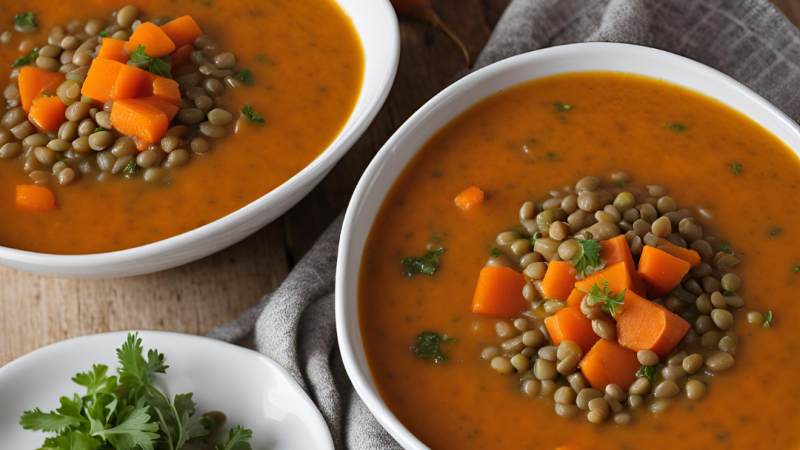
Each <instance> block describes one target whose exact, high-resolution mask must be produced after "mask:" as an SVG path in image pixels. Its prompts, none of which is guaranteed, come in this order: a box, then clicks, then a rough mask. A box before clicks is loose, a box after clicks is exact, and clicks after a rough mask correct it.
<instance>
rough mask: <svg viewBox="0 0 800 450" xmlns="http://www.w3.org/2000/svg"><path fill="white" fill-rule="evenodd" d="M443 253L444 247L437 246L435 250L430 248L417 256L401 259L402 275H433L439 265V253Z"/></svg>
mask: <svg viewBox="0 0 800 450" xmlns="http://www.w3.org/2000/svg"><path fill="white" fill-rule="evenodd" d="M442 253H444V247H439V248H438V249H436V250H431V251H429V252H427V253H425V254H424V255H422V256H421V257H419V258H406V259H404V260H403V275H405V276H408V277H410V276H411V275H414V274H418V273H424V274H426V275H433V273H434V272H435V271H436V268H437V267H439V255H441V254H442Z"/></svg>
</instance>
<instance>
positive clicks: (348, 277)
mask: <svg viewBox="0 0 800 450" xmlns="http://www.w3.org/2000/svg"><path fill="white" fill-rule="evenodd" d="M548 64H549V66H548ZM648 64H649V66H648ZM551 66H557V67H556V68H555V69H554V68H553V67H551ZM584 71H608V72H623V73H634V74H641V75H645V76H649V77H651V78H657V79H663V80H665V81H667V82H670V83H673V84H676V85H679V86H684V87H686V88H688V89H690V90H694V91H697V92H701V93H703V94H705V95H707V96H709V97H712V98H715V99H717V100H718V101H721V102H722V103H725V104H726V105H728V106H730V107H732V108H734V109H736V110H739V111H741V112H743V113H745V114H746V115H748V116H749V117H750V118H751V119H752V120H755V121H756V122H758V123H760V124H761V125H762V126H764V127H765V128H767V129H768V130H769V131H770V132H772V133H773V134H775V135H776V136H777V137H778V138H780V139H781V140H783V142H784V143H786V144H787V145H789V146H790V147H792V148H793V149H794V150H795V152H799V153H800V127H798V125H797V124H796V123H795V122H794V121H792V120H791V119H790V118H789V117H787V116H786V115H785V114H784V113H782V112H781V111H779V110H778V109H777V108H775V107H774V106H773V105H772V104H770V103H769V102H767V101H766V100H764V99H763V98H762V97H760V96H759V95H758V94H756V93H754V92H753V91H751V90H750V89H748V88H747V87H745V86H744V85H742V84H741V83H739V82H738V81H736V80H734V79H733V78H731V77H729V76H727V75H725V74H723V73H721V72H719V71H717V70H715V69H712V68H710V67H708V66H705V65H703V64H700V63H698V62H695V61H693V60H690V59H688V58H685V57H682V56H679V55H675V54H672V53H668V52H665V51H661V50H656V49H653V48H649V47H641V46H635V45H630V44H618V43H581V44H571V45H564V46H559V47H552V48H547V49H543V50H538V51H534V52H530V53H525V54H521V55H517V56H513V57H511V58H508V59H505V60H503V61H500V62H497V63H495V64H492V65H490V66H487V67H485V68H483V69H480V70H478V71H476V72H474V73H472V74H470V75H468V76H466V77H464V78H463V79H461V80H459V81H457V82H456V83H454V84H452V85H451V86H449V87H448V88H447V89H445V90H444V91H442V92H440V93H439V94H438V95H436V96H435V97H434V98H433V99H431V100H430V101H428V102H427V103H426V104H425V105H424V106H423V107H422V108H420V109H419V110H418V111H417V112H416V113H414V115H412V116H411V118H409V119H408V120H407V121H406V122H405V123H404V124H403V125H402V126H401V127H400V128H399V129H398V130H397V132H395V134H394V135H393V136H392V137H391V138H390V139H389V140H388V141H387V142H386V144H385V145H384V146H383V148H381V150H380V151H379V152H378V154H377V155H376V156H375V158H374V159H373V160H372V162H371V163H370V165H369V166H368V167H367V170H366V171H365V172H364V175H363V176H362V178H361V180H360V181H359V183H358V186H357V187H356V190H355V192H354V194H353V197H352V199H351V201H350V205H349V207H348V210H347V214H346V215H345V219H344V225H343V227H342V234H341V240H340V242H339V254H338V260H337V273H336V329H337V334H338V340H339V348H340V350H341V354H342V359H343V360H344V365H345V368H346V369H347V373H348V375H349V376H350V379H351V380H352V382H353V386H354V387H355V389H356V392H357V393H358V395H359V396H360V397H361V399H362V400H363V401H364V403H365V404H366V405H367V407H368V408H369V410H370V411H372V413H373V414H374V415H375V417H376V418H377V420H378V421H379V422H380V423H381V424H382V425H383V427H384V428H386V430H387V431H388V432H389V433H390V434H391V435H392V436H393V437H394V438H395V439H396V440H397V441H398V442H399V443H400V444H401V445H402V446H403V447H404V448H409V449H426V448H428V447H427V446H425V444H423V443H422V442H421V441H420V440H419V439H417V437H416V436H414V435H413V434H412V433H411V432H410V431H409V430H408V429H407V428H406V427H405V426H403V424H402V423H400V421H399V420H398V419H397V417H395V415H394V414H393V413H392V412H391V411H390V410H389V408H388V406H387V405H386V403H384V401H383V399H382V398H381V396H380V394H379V393H378V391H377V389H376V387H375V384H374V381H373V379H372V376H371V374H370V370H369V366H368V365H367V362H366V356H365V353H364V348H363V344H362V340H361V332H360V329H359V323H358V273H359V268H360V264H361V257H362V252H363V248H364V244H365V241H366V239H367V235H368V233H369V231H370V229H371V227H372V223H373V221H374V219H375V216H376V214H377V210H378V208H379V206H380V205H381V204H382V202H383V198H384V196H385V195H386V193H387V192H388V190H389V189H390V188H391V186H392V184H394V181H395V180H396V177H397V175H398V174H399V172H400V171H402V169H403V168H404V167H405V166H406V164H407V163H408V160H409V159H410V158H411V157H412V156H413V154H415V153H416V152H417V151H418V150H419V148H420V146H421V145H422V144H423V143H424V142H425V141H427V139H428V138H429V137H430V136H431V135H432V134H434V133H435V132H436V131H438V130H439V129H440V128H441V126H443V125H444V124H445V123H447V122H449V121H450V120H452V119H453V118H454V117H455V116H456V115H457V114H459V113H460V112H462V111H463V110H465V109H466V108H468V107H469V106H471V105H473V104H475V103H477V102H479V101H480V100H482V99H484V98H486V97H489V96H491V95H493V94H495V93H497V92H500V91H501V90H503V89H505V88H507V87H510V86H513V85H517V84H519V83H522V82H525V81H527V80H533V79H537V78H542V77H545V76H548V75H555V74H560V73H569V72H584ZM531 72H532V73H535V75H530V74H528V73H531ZM520 73H523V74H525V75H524V76H528V77H529V78H526V79H521V80H520V79H519V78H520V77H522V76H523V75H521V74H520ZM662 73H663V76H662ZM512 79H513V80H516V81H512ZM477 91H479V92H480V93H475V92H477ZM715 94H716V95H725V96H726V98H720V97H717V96H715ZM467 96H470V103H469V104H465V103H466V102H467V101H466V100H464V99H463V97H467ZM459 99H461V100H459ZM457 102H458V105H456V106H454V103H457ZM744 109H746V110H747V111H744ZM433 127H435V128H434V129H431V128H433ZM408 141H412V142H408ZM403 161H405V162H403ZM387 172H389V173H387Z"/></svg>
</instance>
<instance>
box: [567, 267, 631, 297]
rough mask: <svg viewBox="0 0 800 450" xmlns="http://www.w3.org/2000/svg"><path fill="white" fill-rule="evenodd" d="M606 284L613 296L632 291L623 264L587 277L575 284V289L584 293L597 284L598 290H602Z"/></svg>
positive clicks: (627, 272) (627, 273) (628, 276)
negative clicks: (624, 291)
mask: <svg viewBox="0 0 800 450" xmlns="http://www.w3.org/2000/svg"><path fill="white" fill-rule="evenodd" d="M606 282H608V289H609V290H610V291H611V292H612V294H613V295H618V294H620V293H621V292H622V291H623V290H626V289H627V290H629V291H634V292H635V289H634V288H633V281H632V280H631V275H630V271H629V270H628V268H627V267H626V265H625V263H624V262H621V263H616V264H614V265H613V266H611V267H606V268H605V269H603V270H601V271H599V272H595V273H593V274H591V275H589V276H588V277H586V278H584V279H582V280H578V281H576V282H575V289H580V290H581V291H584V292H589V291H591V290H592V286H594V285H595V283H597V286H599V287H600V289H603V286H604V285H605V283H606Z"/></svg>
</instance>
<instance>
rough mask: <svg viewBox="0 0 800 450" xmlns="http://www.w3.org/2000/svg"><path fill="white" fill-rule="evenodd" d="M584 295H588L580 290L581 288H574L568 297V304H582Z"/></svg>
mask: <svg viewBox="0 0 800 450" xmlns="http://www.w3.org/2000/svg"><path fill="white" fill-rule="evenodd" d="M583 297H586V293H585V292H583V291H580V290H579V289H573V290H572V292H571V293H570V294H569V297H567V306H581V302H582V301H583Z"/></svg>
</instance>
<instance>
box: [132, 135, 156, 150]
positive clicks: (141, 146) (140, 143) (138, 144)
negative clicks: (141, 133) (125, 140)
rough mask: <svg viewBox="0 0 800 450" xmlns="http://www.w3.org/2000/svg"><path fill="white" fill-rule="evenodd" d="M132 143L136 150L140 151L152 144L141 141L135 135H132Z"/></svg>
mask: <svg viewBox="0 0 800 450" xmlns="http://www.w3.org/2000/svg"><path fill="white" fill-rule="evenodd" d="M133 143H134V144H136V150H139V151H140V152H143V151H145V150H147V149H148V147H150V146H151V145H153V143H152V142H147V141H143V140H141V139H139V138H138V137H137V136H134V137H133Z"/></svg>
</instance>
